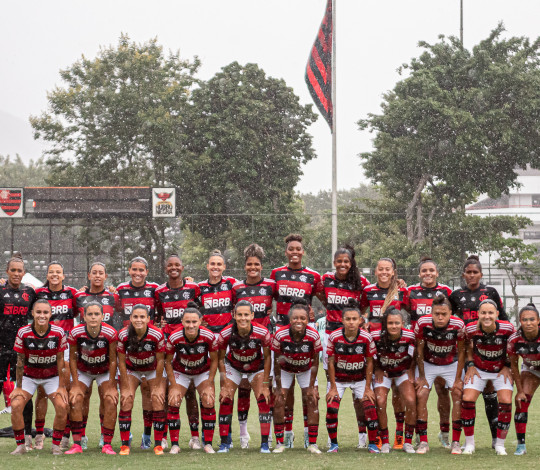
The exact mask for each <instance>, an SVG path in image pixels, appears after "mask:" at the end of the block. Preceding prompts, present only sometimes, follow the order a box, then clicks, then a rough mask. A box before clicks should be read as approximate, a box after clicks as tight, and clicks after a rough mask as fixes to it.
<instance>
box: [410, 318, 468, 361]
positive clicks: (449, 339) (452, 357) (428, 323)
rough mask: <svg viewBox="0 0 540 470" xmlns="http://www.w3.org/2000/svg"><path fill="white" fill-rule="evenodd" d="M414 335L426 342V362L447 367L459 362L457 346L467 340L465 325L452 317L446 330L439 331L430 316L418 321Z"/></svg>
mask: <svg viewBox="0 0 540 470" xmlns="http://www.w3.org/2000/svg"><path fill="white" fill-rule="evenodd" d="M414 334H415V335H416V339H417V340H420V341H424V358H423V359H424V361H426V362H429V363H430V364H434V365H436V366H445V365H448V364H453V363H454V362H456V361H457V360H458V350H457V344H458V341H463V340H464V339H465V323H463V320H460V319H459V318H458V317H454V316H452V317H450V321H449V322H448V325H447V326H446V328H441V329H439V328H435V326H434V325H433V317H432V316H431V314H428V315H424V316H421V317H420V318H419V319H418V321H417V322H416V327H415V329H414Z"/></svg>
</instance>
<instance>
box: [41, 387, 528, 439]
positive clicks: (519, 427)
mask: <svg viewBox="0 0 540 470" xmlns="http://www.w3.org/2000/svg"><path fill="white" fill-rule="evenodd" d="M525 396H526V400H521V401H520V405H519V407H518V408H516V412H515V414H514V425H515V426H516V435H517V440H518V444H525V433H526V432H527V421H528V420H529V405H530V404H531V399H532V396H531V395H525ZM36 422H37V421H36Z"/></svg>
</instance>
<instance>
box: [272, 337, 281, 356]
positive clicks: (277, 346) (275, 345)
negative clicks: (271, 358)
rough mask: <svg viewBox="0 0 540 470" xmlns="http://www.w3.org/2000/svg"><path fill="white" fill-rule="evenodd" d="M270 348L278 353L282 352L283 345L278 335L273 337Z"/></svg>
mask: <svg viewBox="0 0 540 470" xmlns="http://www.w3.org/2000/svg"><path fill="white" fill-rule="evenodd" d="M270 349H271V350H272V351H274V352H276V353H279V352H281V345H280V343H279V340H278V339H277V337H276V335H274V336H273V337H272V343H271V344H270Z"/></svg>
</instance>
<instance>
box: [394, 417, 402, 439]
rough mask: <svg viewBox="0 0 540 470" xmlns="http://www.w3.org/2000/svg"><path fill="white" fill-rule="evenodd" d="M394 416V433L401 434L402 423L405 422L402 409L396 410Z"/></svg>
mask: <svg viewBox="0 0 540 470" xmlns="http://www.w3.org/2000/svg"><path fill="white" fill-rule="evenodd" d="M394 416H395V418H396V434H397V435H398V436H403V424H404V423H405V413H404V412H403V411H398V412H397V413H394Z"/></svg>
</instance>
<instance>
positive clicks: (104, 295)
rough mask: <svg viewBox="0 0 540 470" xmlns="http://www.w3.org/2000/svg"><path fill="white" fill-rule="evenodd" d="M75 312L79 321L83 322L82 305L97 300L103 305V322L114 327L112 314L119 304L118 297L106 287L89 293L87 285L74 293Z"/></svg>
mask: <svg viewBox="0 0 540 470" xmlns="http://www.w3.org/2000/svg"><path fill="white" fill-rule="evenodd" d="M75 302H76V304H77V313H78V315H79V319H80V322H81V323H84V307H85V306H86V304H88V303H89V302H98V303H100V304H101V306H102V307H103V322H104V323H107V325H109V326H112V327H113V328H114V316H115V315H114V314H115V311H116V308H117V306H119V305H120V297H119V296H118V294H113V293H111V292H109V291H108V290H107V289H104V290H102V291H101V292H97V293H91V292H90V291H89V289H88V287H87V288H86V289H84V290H82V291H79V292H77V293H76V294H75Z"/></svg>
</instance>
